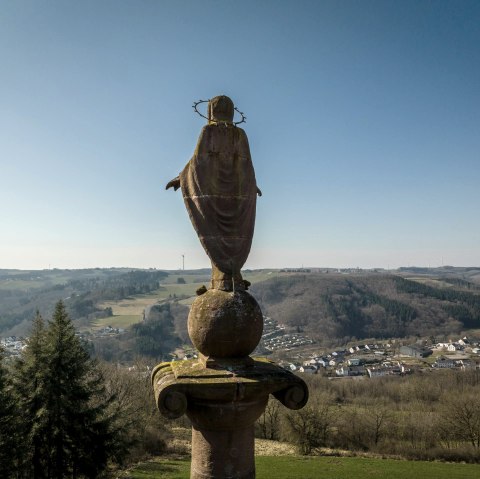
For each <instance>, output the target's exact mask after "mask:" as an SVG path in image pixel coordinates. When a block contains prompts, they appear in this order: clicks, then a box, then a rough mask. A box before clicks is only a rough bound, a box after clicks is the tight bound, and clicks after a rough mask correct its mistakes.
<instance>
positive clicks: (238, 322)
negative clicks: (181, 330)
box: [188, 289, 263, 358]
mask: <svg viewBox="0 0 480 479" xmlns="http://www.w3.org/2000/svg"><path fill="white" fill-rule="evenodd" d="M262 331H263V316H262V311H261V309H260V306H259V305H258V303H257V301H256V300H255V299H254V298H253V296H251V295H250V294H248V293H247V292H246V291H236V292H235V293H233V292H229V291H221V290H218V289H209V290H208V291H207V292H206V293H204V294H202V295H201V296H198V297H197V298H196V299H195V301H194V302H193V304H192V307H191V309H190V314H189V315H188V334H189V335H190V339H191V340H192V343H193V345H194V346H195V347H196V348H197V349H198V350H199V351H200V352H201V353H202V354H203V355H204V356H207V357H212V358H241V357H245V356H248V355H249V354H250V353H251V352H252V351H253V350H254V349H255V348H256V346H257V344H258V343H259V341H260V338H261V337H262Z"/></svg>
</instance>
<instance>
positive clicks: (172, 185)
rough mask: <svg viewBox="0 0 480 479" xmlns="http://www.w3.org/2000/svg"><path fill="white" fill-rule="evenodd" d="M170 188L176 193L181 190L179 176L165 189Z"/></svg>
mask: <svg viewBox="0 0 480 479" xmlns="http://www.w3.org/2000/svg"><path fill="white" fill-rule="evenodd" d="M168 188H173V189H174V190H175V191H177V190H178V188H180V177H179V176H177V177H176V178H174V179H173V180H170V181H169V182H168V183H167V186H166V187H165V189H166V190H168Z"/></svg>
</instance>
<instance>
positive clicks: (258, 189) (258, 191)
mask: <svg viewBox="0 0 480 479" xmlns="http://www.w3.org/2000/svg"><path fill="white" fill-rule="evenodd" d="M257 195H258V196H262V190H261V189H260V188H259V187H258V186H257Z"/></svg>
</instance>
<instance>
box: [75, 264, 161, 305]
mask: <svg viewBox="0 0 480 479" xmlns="http://www.w3.org/2000/svg"><path fill="white" fill-rule="evenodd" d="M167 276H168V273H166V272H164V271H157V270H154V271H143V270H134V271H129V272H127V273H122V274H118V275H115V276H112V277H107V278H99V277H97V278H88V279H78V280H71V281H70V282H69V283H68V285H69V286H71V287H72V288H74V289H75V290H79V291H84V292H85V293H88V295H89V297H90V299H92V300H93V301H106V300H120V299H124V298H127V297H129V296H132V295H135V294H145V293H150V292H151V291H155V290H157V289H158V288H159V287H160V281H161V280H162V279H165V278H166V277H167Z"/></svg>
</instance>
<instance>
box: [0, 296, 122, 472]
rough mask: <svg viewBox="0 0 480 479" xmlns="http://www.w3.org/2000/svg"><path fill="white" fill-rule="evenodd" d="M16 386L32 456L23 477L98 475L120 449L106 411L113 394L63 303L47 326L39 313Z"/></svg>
mask: <svg viewBox="0 0 480 479" xmlns="http://www.w3.org/2000/svg"><path fill="white" fill-rule="evenodd" d="M16 389H17V393H18V396H19V399H20V404H21V407H22V409H23V411H24V422H25V437H26V444H25V448H24V449H25V451H26V453H25V457H26V458H29V461H26V462H25V464H24V471H25V476H24V477H28V478H34V479H64V478H72V479H77V478H78V479H79V478H88V479H90V478H96V477H98V476H99V475H100V474H101V472H102V471H103V470H104V469H105V468H106V467H107V462H108V460H109V458H110V457H112V456H113V455H114V454H115V453H116V452H118V448H119V447H120V443H119V441H118V440H117V434H116V431H115V430H114V427H113V418H112V417H109V415H108V409H109V404H110V401H111V400H112V397H110V399H107V398H106V394H105V391H104V381H103V378H102V376H101V374H100V372H99V369H98V368H97V367H96V364H95V362H94V361H92V360H91V359H90V356H89V354H88V352H87V350H86V348H85V347H84V344H83V343H82V341H81V340H80V339H79V338H78V337H77V336H76V334H75V328H74V326H73V324H72V322H71V320H70V318H69V317H68V315H67V312H66V309H65V306H64V304H63V303H62V302H61V301H60V302H59V303H57V305H56V307H55V312H54V315H53V318H52V320H51V321H50V322H49V323H48V327H46V328H45V326H44V323H43V320H42V319H41V317H40V315H38V314H37V317H36V318H35V321H34V324H33V329H32V333H31V336H30V340H29V342H28V346H27V348H26V351H25V352H24V354H23V357H22V359H21V360H20V361H19V362H18V363H17V367H16ZM2 477H3V476H2Z"/></svg>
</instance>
